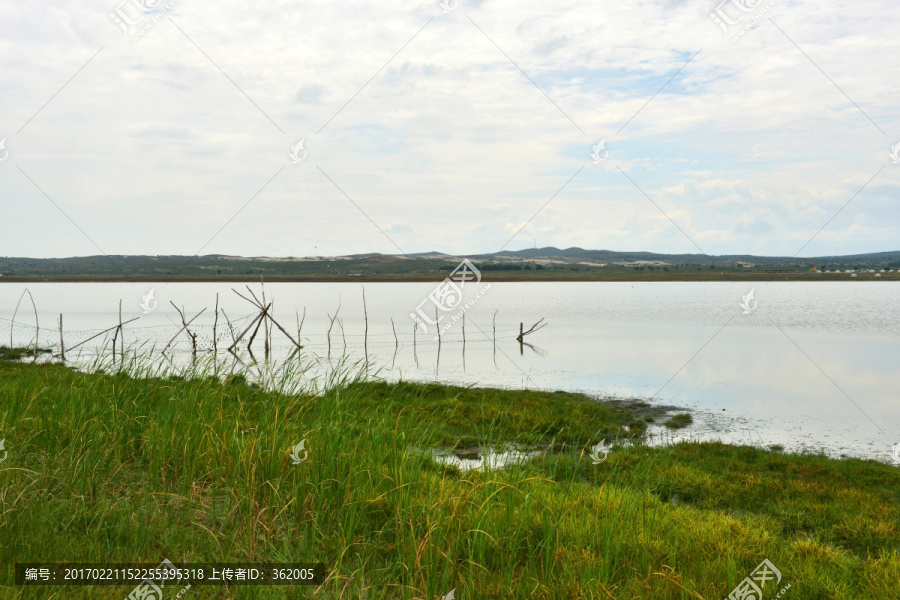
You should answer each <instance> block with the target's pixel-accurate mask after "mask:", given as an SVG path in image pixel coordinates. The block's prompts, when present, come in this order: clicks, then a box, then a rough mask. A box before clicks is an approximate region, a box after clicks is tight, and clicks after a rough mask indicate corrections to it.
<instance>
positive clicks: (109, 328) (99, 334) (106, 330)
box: [69, 317, 181, 350]
mask: <svg viewBox="0 0 900 600" xmlns="http://www.w3.org/2000/svg"><path fill="white" fill-rule="evenodd" d="M138 319H140V317H134V318H133V319H128V320H127V321H125V322H124V323H122V325H128V324H129V323H131V322H132V321H137V320H138ZM118 328H119V326H118V325H113V326H112V327H108V328H106V329H104V330H103V331H101V332H100V333H96V334H94V335H92V336H91V337H89V338H88V339H86V340H84V341H81V342H78V343H77V344H75V345H74V346H72V347H71V348H69V350H74V349H75V348H77V347H78V346H80V345H82V344H84V343H87V342H89V341H91V340H92V339H94V338H96V337H99V336H101V335H103V334H104V333H107V332H108V331H112V330H113V329H118ZM178 333H181V331H180V330H179V332H178ZM173 339H174V338H173ZM164 350H165V349H164Z"/></svg>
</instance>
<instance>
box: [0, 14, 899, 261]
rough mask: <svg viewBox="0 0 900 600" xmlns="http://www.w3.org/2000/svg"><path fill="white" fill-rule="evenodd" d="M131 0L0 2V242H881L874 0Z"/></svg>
mask: <svg viewBox="0 0 900 600" xmlns="http://www.w3.org/2000/svg"><path fill="white" fill-rule="evenodd" d="M143 1H144V4H145V5H149V6H150V7H151V9H148V10H146V12H143V13H142V12H140V11H139V10H138V9H137V6H139V5H140V2H141V0H126V1H125V2H121V0H108V1H107V0H102V1H98V0H90V1H88V2H63V1H56V0H50V1H46V2H40V3H37V2H13V1H11V0H3V1H2V2H0V73H2V76H0V139H4V138H5V150H0V159H3V158H5V160H3V162H2V163H0V255H5V256H34V257H63V256H84V255H91V254H98V253H100V252H101V251H102V252H103V253H106V254H150V255H156V254H186V255H193V254H195V253H197V252H200V253H202V254H211V253H220V254H234V255H250V256H258V255H267V256H309V255H336V254H349V253H362V252H381V253H400V252H405V253H413V252H424V251H429V250H437V251H442V252H448V253H452V254H467V253H471V254H474V253H482V252H494V251H497V250H500V249H501V248H504V247H505V248H506V249H512V250H518V249H522V248H526V247H532V246H533V245H534V244H535V243H536V244H537V245H538V246H557V247H563V248H565V247H570V246H580V247H583V248H592V249H601V248H602V249H612V250H648V251H655V252H673V253H676V252H678V253H680V252H698V251H700V250H702V251H703V252H706V253H709V254H731V253H751V254H762V255H776V254H777V255H794V254H796V253H798V252H800V255H801V256H813V255H826V254H828V255H830V254H849V253H860V252H878V251H887V250H897V249H900V243H898V242H900V202H898V199H900V193H898V192H900V164H892V160H891V157H890V152H891V150H892V147H893V146H894V145H895V144H897V143H898V141H900V103H898V101H897V100H898V97H900V78H898V77H897V74H898V67H897V57H898V56H900V38H898V36H897V32H898V31H900V11H898V10H897V8H896V3H894V2H890V1H888V0H870V1H860V0H854V1H853V2H850V1H849V0H843V1H832V2H812V1H803V2H793V1H786V0H777V1H775V0H763V1H760V2H758V4H756V3H757V1H758V0H733V2H734V4H732V3H728V4H725V5H722V6H721V10H720V15H721V16H723V17H724V18H726V19H727V20H728V21H731V22H737V21H738V19H739V18H741V17H743V18H742V20H741V21H740V22H737V23H736V24H734V25H731V26H728V27H727V29H728V33H727V34H726V33H725V32H724V31H723V30H722V29H720V27H719V26H718V25H717V24H716V23H715V22H714V21H713V19H712V18H710V13H711V12H713V11H714V10H715V9H716V8H717V2H715V1H708V0H696V1H695V0H690V1H682V0H669V1H658V2H648V1H641V0H638V1H633V2H615V3H614V2H608V1H607V2H596V1H594V2H580V1H567V0H557V1H555V2H552V3H548V2H528V1H521V0H519V1H516V2H513V1H506V0H503V1H501V0H483V1H481V2H476V1H467V0H458V2H457V1H456V0H448V3H447V4H446V5H445V6H444V7H443V8H442V6H441V4H440V2H396V1H393V0H387V1H380V2H319V1H307V2H302V3H301V2H276V1H268V2H262V3H248V2H234V1H231V0H223V1H220V2H215V3H210V2H197V1H196V0H162V1H161V2H159V1H158V0H143ZM120 2H121V4H120ZM741 2H744V3H745V5H750V6H752V7H755V8H751V9H750V10H747V11H746V12H744V11H742V10H741V7H739V6H738V4H740V3H741ZM154 7H155V8H154ZM743 8H746V6H744V7H743ZM117 9H118V12H116V11H117ZM763 10H766V11H767V12H766V13H765V14H758V13H759V12H760V11H763ZM111 13H112V14H114V15H116V18H117V19H119V20H121V21H122V24H121V25H120V24H117V23H116V22H115V20H114V19H113V18H112V17H111V16H110V15H111ZM755 16H758V17H759V18H757V19H756V23H755V24H754V25H752V27H750V28H749V29H747V30H746V31H744V33H743V35H742V36H741V37H740V38H738V39H736V40H735V39H734V38H735V37H737V35H738V33H739V32H740V31H742V28H744V26H747V25H750V24H751V22H752V21H753V19H754V17H755ZM770 17H771V19H770ZM130 23H133V24H130ZM123 29H127V33H126V32H125V31H124V30H123ZM301 139H302V140H304V143H303V149H302V150H300V149H299V148H297V150H296V152H295V156H296V157H297V158H298V159H300V158H302V159H303V160H299V161H298V162H296V163H295V162H294V160H293V159H292V158H291V156H290V153H291V150H292V147H295V145H296V144H297V142H298V141H300V140H301ZM602 140H605V150H604V149H598V151H597V153H596V155H595V156H596V157H597V158H601V159H603V160H595V159H594V158H592V157H591V152H592V150H593V148H594V146H595V145H597V144H598V143H599V142H601V141H602ZM607 152H608V154H607ZM7 153H8V154H7ZM848 202H849V204H848ZM842 207H843V208H842ZM823 227H824V229H823ZM517 232H518V234H517V235H516V233H517ZM817 232H818V234H817ZM816 234H817V235H816ZM514 235H515V237H514ZM814 236H815V238H814V239H812V238H813V237H814ZM811 239H812V241H810V240H811ZM698 248H699V249H700V250H698Z"/></svg>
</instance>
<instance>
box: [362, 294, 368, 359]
mask: <svg viewBox="0 0 900 600" xmlns="http://www.w3.org/2000/svg"><path fill="white" fill-rule="evenodd" d="M362 294H363V318H364V319H365V321H366V331H365V333H364V334H363V352H364V353H365V355H366V367H368V366H369V311H368V309H367V308H366V288H365V286H363V290H362Z"/></svg>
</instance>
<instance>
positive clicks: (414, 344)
mask: <svg viewBox="0 0 900 600" xmlns="http://www.w3.org/2000/svg"><path fill="white" fill-rule="evenodd" d="M418 328H419V324H418V323H413V358H415V359H416V368H419V355H418V353H417V352H416V330H417V329H418Z"/></svg>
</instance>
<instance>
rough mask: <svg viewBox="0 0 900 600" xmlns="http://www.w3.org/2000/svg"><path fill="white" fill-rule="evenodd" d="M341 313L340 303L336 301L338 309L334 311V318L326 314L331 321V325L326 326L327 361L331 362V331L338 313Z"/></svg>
mask: <svg viewBox="0 0 900 600" xmlns="http://www.w3.org/2000/svg"><path fill="white" fill-rule="evenodd" d="M339 312H341V301H340V299H338V307H337V310H336V311H334V316H333V317H332V316H331V315H330V314H328V313H325V314H328V318H329V319H331V323H330V324H329V325H328V359H329V360H331V329H332V327H334V320H335V319H337V316H338V313H339Z"/></svg>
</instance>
